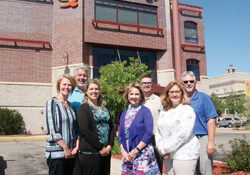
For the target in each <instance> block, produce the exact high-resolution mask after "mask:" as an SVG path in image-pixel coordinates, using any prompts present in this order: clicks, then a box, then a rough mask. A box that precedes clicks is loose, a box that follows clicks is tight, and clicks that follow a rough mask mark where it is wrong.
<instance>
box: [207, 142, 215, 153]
mask: <svg viewBox="0 0 250 175" xmlns="http://www.w3.org/2000/svg"><path fill="white" fill-rule="evenodd" d="M214 152H215V146H214V143H211V142H208V143H207V154H208V155H209V156H211V155H212V154H213V153H214Z"/></svg>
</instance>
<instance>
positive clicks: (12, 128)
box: [0, 108, 23, 135]
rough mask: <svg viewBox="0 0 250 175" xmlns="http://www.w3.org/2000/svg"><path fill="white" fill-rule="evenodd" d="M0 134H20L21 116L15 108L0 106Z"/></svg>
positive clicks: (21, 127) (21, 129)
mask: <svg viewBox="0 0 250 175" xmlns="http://www.w3.org/2000/svg"><path fill="white" fill-rule="evenodd" d="M0 121H1V122H0V135H5V134H6V135H8V134H20V133H22V131H23V117H22V116H21V114H20V113H19V112H17V111H16V110H10V109H7V108H0Z"/></svg>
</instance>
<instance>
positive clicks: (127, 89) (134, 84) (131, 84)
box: [124, 82, 145, 105]
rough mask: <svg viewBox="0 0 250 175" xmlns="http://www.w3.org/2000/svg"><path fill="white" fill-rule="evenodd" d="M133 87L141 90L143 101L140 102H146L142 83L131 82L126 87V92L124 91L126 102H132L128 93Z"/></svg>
mask: <svg viewBox="0 0 250 175" xmlns="http://www.w3.org/2000/svg"><path fill="white" fill-rule="evenodd" d="M132 88H136V89H138V90H139V92H140V95H141V101H140V103H141V104H143V103H144V102H145V96H144V93H143V90H142V87H141V85H140V83H137V82H135V83H130V84H129V85H128V86H127V87H126V88H125V93H124V102H125V103H126V104H127V105H129V104H130V102H129V100H128V94H129V92H130V91H131V89H132Z"/></svg>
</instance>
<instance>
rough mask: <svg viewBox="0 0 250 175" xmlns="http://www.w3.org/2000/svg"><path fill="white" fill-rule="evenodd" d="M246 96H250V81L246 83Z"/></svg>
mask: <svg viewBox="0 0 250 175" xmlns="http://www.w3.org/2000/svg"><path fill="white" fill-rule="evenodd" d="M245 87H246V96H250V81H245Z"/></svg>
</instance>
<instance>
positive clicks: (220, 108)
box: [211, 93, 225, 116]
mask: <svg viewBox="0 0 250 175" xmlns="http://www.w3.org/2000/svg"><path fill="white" fill-rule="evenodd" d="M211 99H212V101H213V103H214V106H215V109H216V111H217V113H218V115H219V116H220V115H221V114H222V113H223V112H224V111H225V104H224V103H223V102H222V100H221V99H220V98H219V97H218V96H217V95H216V94H215V93H212V94H211Z"/></svg>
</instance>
